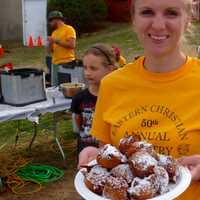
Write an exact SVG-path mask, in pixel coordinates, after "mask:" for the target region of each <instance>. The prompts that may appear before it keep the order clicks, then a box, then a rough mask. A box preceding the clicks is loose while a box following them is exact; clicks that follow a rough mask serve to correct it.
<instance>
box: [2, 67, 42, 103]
mask: <svg viewBox="0 0 200 200" xmlns="http://www.w3.org/2000/svg"><path fill="white" fill-rule="evenodd" d="M0 76H1V90H2V97H3V102H4V103H5V104H9V105H13V106H25V105H28V104H31V103H36V102H40V101H44V100H46V91H45V78H44V72H42V71H39V70H36V69H16V70H10V71H9V72H2V73H1V75H0Z"/></svg>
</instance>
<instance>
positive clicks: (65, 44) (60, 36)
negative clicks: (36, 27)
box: [48, 11, 76, 85]
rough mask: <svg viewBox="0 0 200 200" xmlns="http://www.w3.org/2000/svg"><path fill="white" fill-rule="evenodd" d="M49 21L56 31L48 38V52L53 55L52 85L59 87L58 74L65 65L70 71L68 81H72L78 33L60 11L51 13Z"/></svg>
mask: <svg viewBox="0 0 200 200" xmlns="http://www.w3.org/2000/svg"><path fill="white" fill-rule="evenodd" d="M48 21H49V25H50V27H51V28H52V29H53V30H54V31H53V33H52V35H51V36H50V37H48V42H49V45H48V50H49V52H50V53H51V54H52V63H53V66H52V70H51V81H52V85H58V83H59V80H58V72H59V71H60V70H62V68H63V65H64V66H65V69H66V70H68V71H67V73H66V74H68V75H67V76H66V81H65V82H70V81H71V75H72V69H73V68H74V63H75V46H76V31H75V30H74V28H73V27H72V26H69V25H66V24H65V23H64V17H63V14H62V13H61V12H59V11H52V12H50V13H49V16H48Z"/></svg>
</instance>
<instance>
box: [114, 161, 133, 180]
mask: <svg viewBox="0 0 200 200" xmlns="http://www.w3.org/2000/svg"><path fill="white" fill-rule="evenodd" d="M111 174H112V175H113V176H116V177H122V178H124V179H125V180H126V181H127V182H128V183H131V182H132V181H133V178H134V176H133V173H132V172H131V169H130V167H129V165H128V164H121V165H118V166H117V167H115V168H113V169H112V170H111Z"/></svg>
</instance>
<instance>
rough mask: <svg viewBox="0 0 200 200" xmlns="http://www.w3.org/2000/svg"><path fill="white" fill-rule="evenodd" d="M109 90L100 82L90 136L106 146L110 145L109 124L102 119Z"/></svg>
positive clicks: (107, 101) (106, 105)
mask: <svg viewBox="0 0 200 200" xmlns="http://www.w3.org/2000/svg"><path fill="white" fill-rule="evenodd" d="M108 98H109V90H108V88H107V85H106V84H104V82H103V81H102V82H101V87H100V90H99V94H98V99H97V104H96V108H95V114H94V118H93V123H92V128H91V131H90V133H91V135H92V136H93V137H95V138H96V139H97V140H99V141H102V142H104V143H106V144H108V143H111V139H110V124H109V123H107V122H106V121H105V119H104V114H105V112H106V110H107V108H108V107H109V102H110V101H109V99H108Z"/></svg>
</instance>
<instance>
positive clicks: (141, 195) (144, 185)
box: [128, 177, 158, 200]
mask: <svg viewBox="0 0 200 200" xmlns="http://www.w3.org/2000/svg"><path fill="white" fill-rule="evenodd" d="M151 178H152V177H146V178H144V179H140V178H138V177H136V178H134V180H133V182H132V184H131V187H130V188H129V189H128V193H129V195H130V197H131V200H132V199H134V200H137V199H138V200H145V199H149V198H153V197H155V196H156V193H157V190H158V187H157V188H156V186H155V185H154V184H152V180H151Z"/></svg>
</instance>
